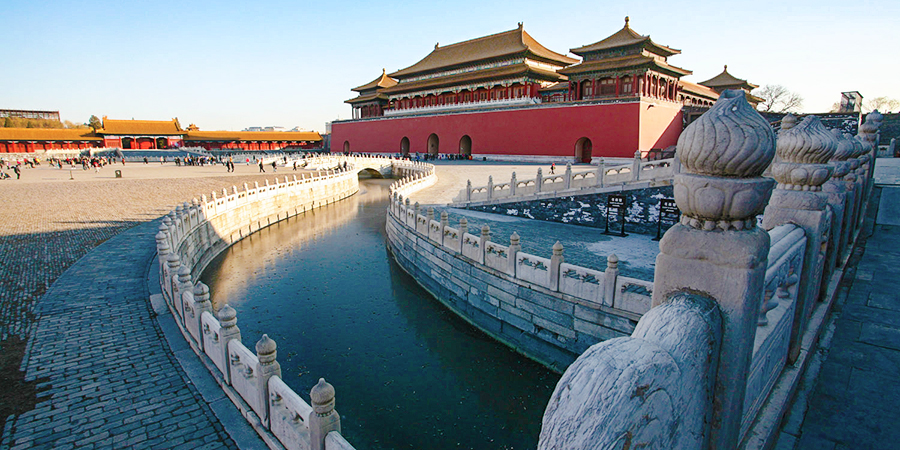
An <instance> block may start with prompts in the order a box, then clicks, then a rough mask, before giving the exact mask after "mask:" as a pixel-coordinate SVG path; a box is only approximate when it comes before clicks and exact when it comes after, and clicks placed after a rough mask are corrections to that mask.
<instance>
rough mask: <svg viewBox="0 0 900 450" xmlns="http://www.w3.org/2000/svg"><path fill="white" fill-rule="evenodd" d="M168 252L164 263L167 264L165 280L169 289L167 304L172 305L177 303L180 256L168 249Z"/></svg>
mask: <svg viewBox="0 0 900 450" xmlns="http://www.w3.org/2000/svg"><path fill="white" fill-rule="evenodd" d="M169 252H170V253H169V256H168V257H167V258H166V259H167V261H166V265H167V266H168V267H167V268H168V270H167V271H166V273H167V275H168V277H167V278H166V281H165V282H166V287H167V288H168V291H169V299H168V300H169V304H170V305H171V306H172V307H174V306H175V305H177V304H178V300H177V298H178V295H179V293H178V267H179V266H181V258H179V257H178V254H177V253H175V252H174V251H172V250H169ZM176 309H177V308H176Z"/></svg>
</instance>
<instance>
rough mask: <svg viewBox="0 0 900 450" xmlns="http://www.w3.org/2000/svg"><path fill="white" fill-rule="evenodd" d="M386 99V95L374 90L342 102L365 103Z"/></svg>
mask: <svg viewBox="0 0 900 450" xmlns="http://www.w3.org/2000/svg"><path fill="white" fill-rule="evenodd" d="M387 99H388V97H387V95H384V94H382V93H380V92H376V93H372V94H366V95H360V96H359V97H355V98H351V99H350V100H344V103H350V104H351V105H352V104H354V103H365V102H371V101H373V100H387Z"/></svg>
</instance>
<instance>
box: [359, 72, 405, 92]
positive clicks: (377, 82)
mask: <svg viewBox="0 0 900 450" xmlns="http://www.w3.org/2000/svg"><path fill="white" fill-rule="evenodd" d="M396 84H397V80H395V79H393V78H391V77H389V76H387V75H386V74H385V71H384V69H381V76H380V77H378V78H376V79H374V80H372V81H370V82H368V83H366V84H364V85H362V86H357V87H355V88H353V89H350V90H351V91H356V92H362V91H368V90H370V89H377V88H388V87H391V86H394V85H396Z"/></svg>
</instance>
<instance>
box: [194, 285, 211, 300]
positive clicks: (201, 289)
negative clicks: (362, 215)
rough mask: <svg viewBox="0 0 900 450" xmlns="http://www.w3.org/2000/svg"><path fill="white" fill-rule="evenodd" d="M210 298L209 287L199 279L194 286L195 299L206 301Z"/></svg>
mask: <svg viewBox="0 0 900 450" xmlns="http://www.w3.org/2000/svg"><path fill="white" fill-rule="evenodd" d="M208 300H209V287H208V286H207V285H206V284H204V283H203V282H202V281H198V282H197V284H196V285H195V286H194V301H195V302H205V301H208Z"/></svg>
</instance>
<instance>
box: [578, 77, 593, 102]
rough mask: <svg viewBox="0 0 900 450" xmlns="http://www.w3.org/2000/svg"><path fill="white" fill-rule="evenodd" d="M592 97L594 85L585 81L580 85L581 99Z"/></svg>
mask: <svg viewBox="0 0 900 450" xmlns="http://www.w3.org/2000/svg"><path fill="white" fill-rule="evenodd" d="M593 95H594V83H592V82H590V81H588V80H585V81H583V82H582V83H581V98H588V97H591V96H593Z"/></svg>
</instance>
